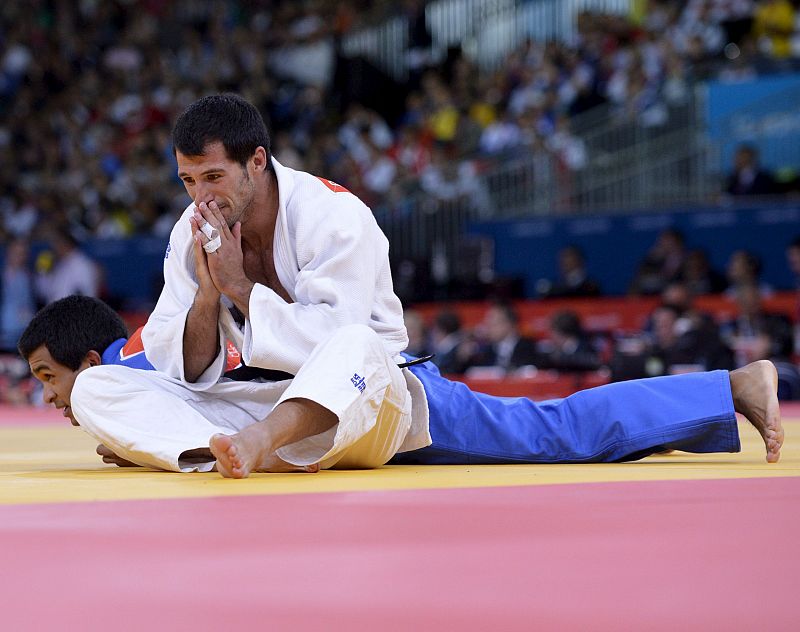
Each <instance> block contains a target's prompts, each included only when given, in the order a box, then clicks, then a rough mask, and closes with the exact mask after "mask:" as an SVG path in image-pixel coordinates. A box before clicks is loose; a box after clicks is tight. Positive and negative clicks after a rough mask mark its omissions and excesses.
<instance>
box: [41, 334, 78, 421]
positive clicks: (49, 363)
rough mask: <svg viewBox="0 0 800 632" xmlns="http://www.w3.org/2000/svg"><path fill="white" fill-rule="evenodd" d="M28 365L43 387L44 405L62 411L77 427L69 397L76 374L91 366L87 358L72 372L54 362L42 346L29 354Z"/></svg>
mask: <svg viewBox="0 0 800 632" xmlns="http://www.w3.org/2000/svg"><path fill="white" fill-rule="evenodd" d="M28 364H29V365H30V367H31V372H32V373H33V375H34V377H36V379H37V380H39V381H40V382H41V383H42V386H43V387H44V392H43V393H42V399H44V403H45V404H50V405H51V406H55V407H56V408H59V409H61V410H63V411H64V412H63V414H64V417H67V418H69V420H70V421H71V422H72V425H73V426H77V425H79V424H78V422H77V421H75V417H74V416H73V415H72V407H71V406H70V396H71V395H72V386H73V385H74V384H75V378H76V377H78V373H80V372H81V371H83V370H84V369H86V368H88V367H89V366H91V361H90V359H89V357H88V356H87V357H86V358H85V359H84V361H83V362H82V363H81V365H80V366H79V367H78V369H77V370H76V371H73V370H72V369H70V368H68V367H65V366H64V365H63V364H60V363H58V362H56V361H55V360H54V359H53V356H51V355H50V351H48V349H47V347H46V346H44V345H42V346H41V347H39V348H37V349H35V350H34V352H33V353H31V355H30V357H29V358H28Z"/></svg>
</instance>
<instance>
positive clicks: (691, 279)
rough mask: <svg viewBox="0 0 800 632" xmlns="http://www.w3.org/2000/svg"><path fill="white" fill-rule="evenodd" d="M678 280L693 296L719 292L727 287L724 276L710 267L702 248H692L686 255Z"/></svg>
mask: <svg viewBox="0 0 800 632" xmlns="http://www.w3.org/2000/svg"><path fill="white" fill-rule="evenodd" d="M680 280H681V281H682V282H683V283H684V284H686V287H687V288H688V290H689V292H691V293H692V294H693V295H695V296H700V295H702V294H719V293H720V292H722V291H723V290H725V288H726V287H727V285H728V283H727V281H726V280H725V277H724V276H723V275H722V274H720V273H719V272H717V271H716V270H714V268H712V267H711V263H710V262H709V260H708V255H707V254H706V252H705V251H704V250H701V249H697V250H692V251H690V252H689V254H688V255H686V261H684V263H683V268H682V269H681V274H680Z"/></svg>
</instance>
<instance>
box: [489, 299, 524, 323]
mask: <svg viewBox="0 0 800 632" xmlns="http://www.w3.org/2000/svg"><path fill="white" fill-rule="evenodd" d="M491 306H492V307H493V308H494V309H497V310H499V311H500V313H501V314H503V317H504V318H505V319H506V320H507V321H508V322H509V323H511V324H512V325H514V326H515V327H516V326H517V325H518V324H519V315H518V314H517V312H516V310H515V309H514V307H513V306H512V305H511V303H509V302H508V301H503V300H498V301H492V303H491Z"/></svg>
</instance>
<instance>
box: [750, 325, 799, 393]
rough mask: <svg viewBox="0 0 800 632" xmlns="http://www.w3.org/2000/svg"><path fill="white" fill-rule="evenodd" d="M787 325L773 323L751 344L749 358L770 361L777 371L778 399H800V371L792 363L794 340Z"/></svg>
mask: <svg viewBox="0 0 800 632" xmlns="http://www.w3.org/2000/svg"><path fill="white" fill-rule="evenodd" d="M786 325H787V323H784V322H780V321H773V322H772V323H771V324H770V325H768V326H767V327H766V328H765V329H763V330H762V331H760V332H759V333H758V334H757V335H756V337H755V340H754V341H753V342H752V345H751V349H750V354H749V355H750V357H753V358H756V359H758V360H771V361H772V363H773V364H774V365H775V368H776V369H777V370H778V399H780V400H797V399H800V369H798V367H797V365H796V364H794V363H793V362H792V352H793V350H794V340H793V335H792V329H791V327H790V326H786Z"/></svg>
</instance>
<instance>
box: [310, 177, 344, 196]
mask: <svg viewBox="0 0 800 632" xmlns="http://www.w3.org/2000/svg"><path fill="white" fill-rule="evenodd" d="M316 178H317V180H319V181H320V182H322V184H324V185H325V186H326V187H328V188H329V189H330V190H331V191H333V192H334V193H350V191H348V190H347V189H345V188H344V187H343V186H342V185H341V184H336V183H335V182H334V181H333V180H327V179H325V178H320V177H319V176H316Z"/></svg>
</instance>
